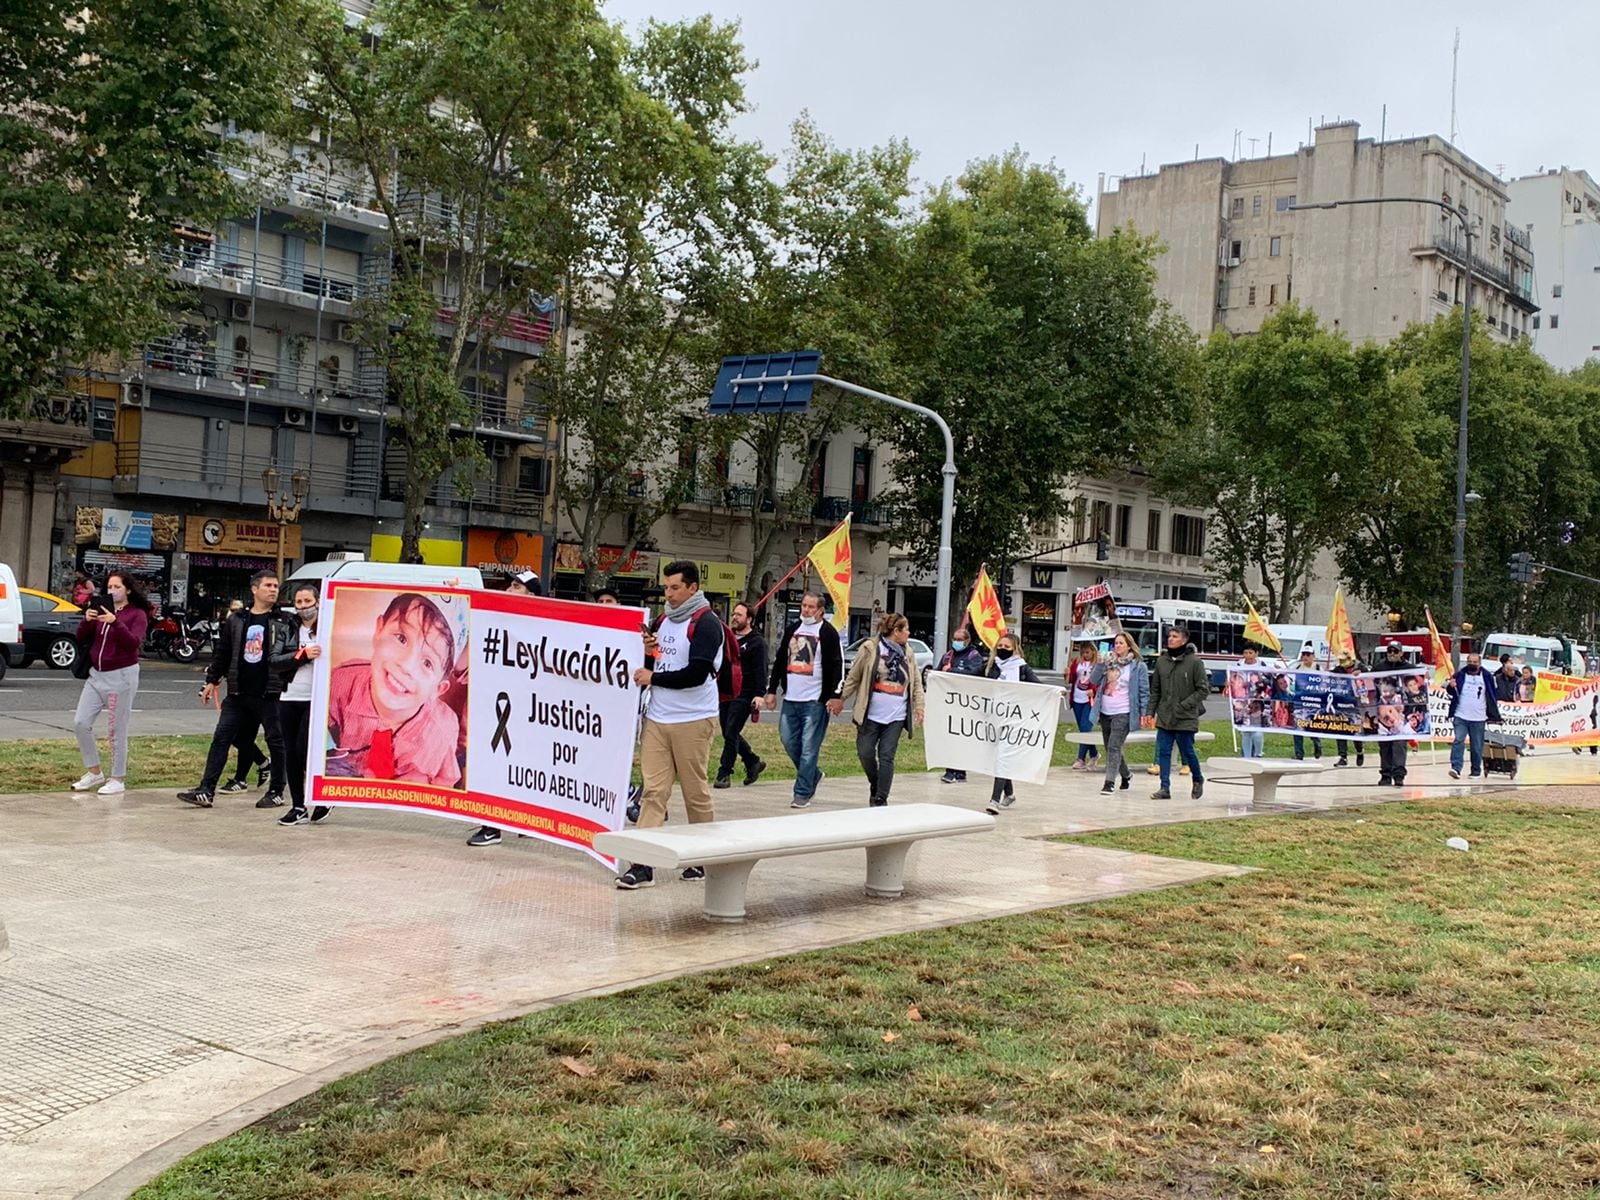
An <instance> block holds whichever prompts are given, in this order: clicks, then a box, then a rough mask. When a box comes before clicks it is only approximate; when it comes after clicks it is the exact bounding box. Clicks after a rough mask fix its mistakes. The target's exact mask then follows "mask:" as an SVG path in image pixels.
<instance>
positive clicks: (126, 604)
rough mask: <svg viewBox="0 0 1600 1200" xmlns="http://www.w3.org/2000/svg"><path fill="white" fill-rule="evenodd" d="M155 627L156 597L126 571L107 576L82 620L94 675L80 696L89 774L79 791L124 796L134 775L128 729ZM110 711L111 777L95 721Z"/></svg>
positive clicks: (77, 728) (79, 727)
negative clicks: (142, 658) (148, 636)
mask: <svg viewBox="0 0 1600 1200" xmlns="http://www.w3.org/2000/svg"><path fill="white" fill-rule="evenodd" d="M149 628H150V601H149V600H147V599H146V598H145V595H144V593H143V592H141V591H140V590H139V589H138V588H136V587H134V586H133V584H132V583H131V582H130V581H129V580H128V577H127V576H125V575H123V574H122V572H120V571H113V572H112V573H111V574H110V575H107V576H106V591H105V595H104V596H103V597H96V598H94V599H93V600H91V601H90V603H89V609H88V611H87V612H85V613H84V614H83V620H82V621H80V622H79V623H78V643H79V644H80V645H83V644H84V643H87V644H88V653H89V678H88V679H86V680H84V684H83V691H82V692H80V693H79V694H78V711H77V713H76V715H75V716H74V718H73V732H75V733H76V734H77V735H78V752H79V753H80V754H81V755H82V756H83V767H84V771H83V777H82V778H81V779H79V780H78V781H77V782H76V783H74V784H73V785H72V790H73V791H75V792H87V791H88V790H89V789H90V788H94V789H95V790H96V791H97V792H98V794H100V795H102V796H120V795H121V794H122V793H123V792H124V791H126V790H127V789H126V787H125V786H124V782H123V781H124V780H125V778H126V777H127V773H128V729H129V726H130V723H131V720H132V717H133V698H134V696H135V695H136V694H137V693H138V691H139V648H140V647H141V646H143V645H144V635H145V631H146V630H148V629H149ZM102 710H104V711H105V712H106V714H107V717H106V723H107V729H106V733H107V736H108V737H109V738H110V740H111V755H112V758H111V776H110V778H107V777H106V775H105V774H104V772H102V771H101V769H100V747H99V745H98V744H96V742H95V737H94V720H95V718H96V717H98V716H99V715H100V713H101V711H102Z"/></svg>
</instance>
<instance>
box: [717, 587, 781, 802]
mask: <svg viewBox="0 0 1600 1200" xmlns="http://www.w3.org/2000/svg"><path fill="white" fill-rule="evenodd" d="M728 628H730V629H732V630H733V636H734V637H736V638H738V639H739V669H740V671H741V672H742V673H743V686H742V687H741V688H740V689H739V694H738V695H737V696H735V697H734V698H733V699H732V700H728V701H725V702H724V703H723V704H722V705H721V706H720V710H719V716H720V718H721V721H722V760H721V761H720V762H719V763H718V764H717V781H716V783H714V784H712V785H711V786H713V787H719V788H725V787H729V786H731V785H732V783H733V760H734V758H735V757H738V758H739V759H740V760H741V761H742V762H743V763H744V782H745V786H746V787H748V786H749V785H750V784H752V783H754V782H755V781H756V780H757V779H759V778H760V777H761V772H763V771H765V770H766V769H767V764H766V762H765V761H764V760H763V759H762V758H761V756H760V755H759V754H757V753H756V752H755V751H754V750H752V749H750V743H749V742H747V741H745V740H744V726H745V722H746V721H748V720H749V719H750V710H751V709H752V708H753V707H754V706H755V705H756V704H759V703H760V702H761V697H763V696H765V695H766V694H767V639H766V638H764V637H762V636H761V631H760V630H759V629H757V628H756V627H755V622H754V621H753V620H751V613H750V606H749V605H748V604H746V603H745V602H744V601H743V600H741V601H739V603H738V604H735V605H734V606H733V612H732V613H730V614H729V616H728Z"/></svg>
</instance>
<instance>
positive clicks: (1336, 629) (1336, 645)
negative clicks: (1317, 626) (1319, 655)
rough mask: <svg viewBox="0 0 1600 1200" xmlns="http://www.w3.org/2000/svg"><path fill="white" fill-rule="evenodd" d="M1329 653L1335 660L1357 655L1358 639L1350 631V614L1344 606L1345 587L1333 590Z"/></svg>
mask: <svg viewBox="0 0 1600 1200" xmlns="http://www.w3.org/2000/svg"><path fill="white" fill-rule="evenodd" d="M1328 653H1330V654H1332V655H1333V658H1334V661H1335V662H1337V661H1339V659H1341V658H1354V657H1355V656H1356V639H1355V638H1354V637H1353V636H1351V633H1350V614H1349V613H1348V612H1346V611H1345V607H1344V589H1343V588H1335V589H1334V592H1333V615H1332V616H1330V617H1329V618H1328Z"/></svg>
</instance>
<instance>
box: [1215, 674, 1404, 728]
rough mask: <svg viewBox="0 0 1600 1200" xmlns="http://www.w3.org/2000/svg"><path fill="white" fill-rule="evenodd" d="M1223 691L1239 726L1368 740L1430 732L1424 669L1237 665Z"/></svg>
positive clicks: (1233, 720) (1234, 721)
mask: <svg viewBox="0 0 1600 1200" xmlns="http://www.w3.org/2000/svg"><path fill="white" fill-rule="evenodd" d="M1227 693H1228V711H1229V716H1230V718H1231V719H1232V722H1233V726H1234V728H1235V729H1239V730H1245V731H1274V732H1279V733H1289V734H1302V735H1306V734H1309V735H1311V736H1314V737H1335V738H1338V737H1346V738H1355V737H1359V738H1363V739H1366V740H1369V741H1395V740H1400V739H1404V740H1407V741H1410V740H1414V739H1423V740H1426V739H1428V738H1429V736H1430V729H1431V718H1430V714H1429V708H1428V687H1427V672H1426V669H1425V668H1420V667H1413V668H1408V669H1406V670H1403V671H1375V672H1368V673H1366V674H1361V675H1342V674H1337V673H1335V672H1332V671H1285V670H1281V669H1276V668H1272V667H1251V666H1245V665H1244V664H1236V665H1234V666H1231V667H1229V668H1228V684H1227Z"/></svg>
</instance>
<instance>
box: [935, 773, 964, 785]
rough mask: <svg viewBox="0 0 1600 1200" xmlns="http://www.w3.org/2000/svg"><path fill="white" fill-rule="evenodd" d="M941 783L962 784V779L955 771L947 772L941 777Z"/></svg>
mask: <svg viewBox="0 0 1600 1200" xmlns="http://www.w3.org/2000/svg"><path fill="white" fill-rule="evenodd" d="M939 782H940V783H960V782H961V779H960V777H959V776H958V775H957V774H956V773H955V772H954V771H946V772H945V773H944V774H943V775H941V776H939Z"/></svg>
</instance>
